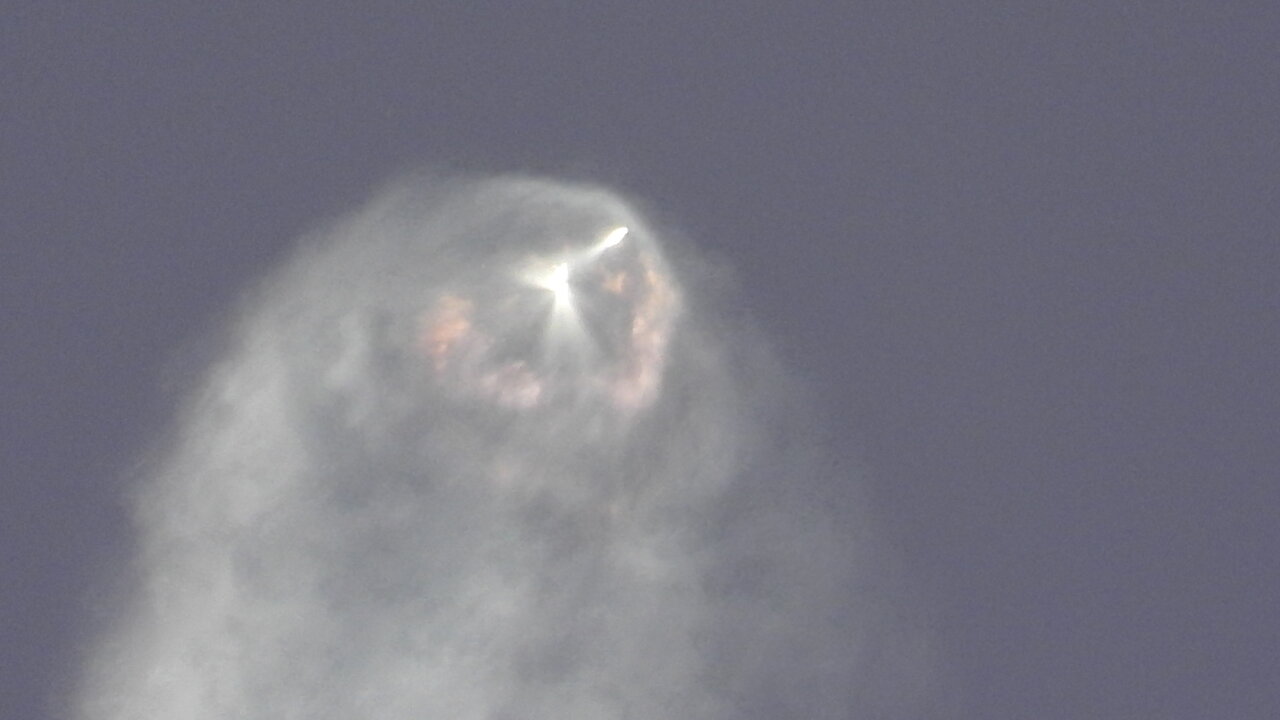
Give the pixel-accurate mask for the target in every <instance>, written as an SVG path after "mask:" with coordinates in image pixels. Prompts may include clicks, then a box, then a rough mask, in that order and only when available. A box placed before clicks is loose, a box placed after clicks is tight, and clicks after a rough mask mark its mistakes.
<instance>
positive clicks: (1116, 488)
mask: <svg viewBox="0 0 1280 720" xmlns="http://www.w3.org/2000/svg"><path fill="white" fill-rule="evenodd" d="M410 5H411V4H409V3H398V4H378V3H369V4H359V5H357V4H355V3H350V4H347V3H341V4H339V3H319V2H317V3H307V4H305V5H304V4H292V3H274V2H258V3H217V4H208V3H186V2H174V3H163V4H159V3H157V4H150V3H111V2H97V3H70V2H57V1H49V2H20V1H12V0H11V1H10V2H8V3H5V4H4V7H3V11H2V13H0V303H2V305H0V307H2V308H3V312H2V313H0V327H2V328H3V336H2V337H3V344H2V345H0V377H2V378H3V380H2V381H0V392H2V393H3V395H0V443H3V444H2V445H0V448H2V450H3V463H2V464H0V468H2V470H0V472H2V475H0V717H3V718H5V719H6V720H7V719H8V718H14V719H15V720H17V719H19V718H22V719H27V718H42V717H45V716H46V715H45V710H44V706H45V704H46V699H47V698H48V697H49V696H51V695H53V696H56V695H58V694H60V693H62V692H63V688H64V686H65V685H66V683H67V682H68V680H69V678H70V677H71V676H72V675H73V674H74V672H75V669H76V667H77V665H78V661H77V657H78V654H79V652H80V650H81V649H82V647H83V644H84V643H85V642H86V638H87V637H88V631H89V627H90V626H91V625H92V623H93V622H94V620H93V618H94V613H95V610H97V609H99V607H100V603H99V602H98V601H97V599H96V598H95V597H94V595H93V594H92V593H91V592H90V589H91V588H92V587H94V585H93V582H94V580H95V576H96V574H97V573H101V572H104V570H103V569H104V568H107V569H109V568H110V567H112V565H111V562H112V561H113V558H116V557H117V556H118V554H119V553H120V552H121V548H122V547H123V543H124V541H125V539H126V538H127V512H126V507H125V504H124V500H123V497H122V490H123V487H124V482H123V478H124V477H126V476H127V475H128V474H129V471H130V467H131V465H132V463H133V462H135V461H136V460H137V458H138V457H139V453H140V451H141V450H142V449H143V447H144V443H145V440H146V438H147V437H148V436H149V435H151V434H153V433H154V432H155V431H156V430H157V428H160V427H163V426H164V424H165V422H166V417H167V410H168V408H169V405H168V403H169V402H170V401H171V397H170V396H169V395H168V394H167V393H168V390H167V389H166V387H167V386H168V387H172V386H173V385H174V383H175V382H177V381H176V380H175V378H174V375H173V373H172V372H170V371H169V370H168V368H171V367H174V366H175V365H180V362H177V360H180V358H181V354H182V353H184V352H193V351H192V350H191V349H190V348H191V347H192V345H191V343H192V340H193V338H196V337H198V336H199V334H200V332H201V330H202V329H207V328H211V327H213V325H214V323H215V321H216V319H217V317H218V313H219V311H220V310H222V309H225V307H226V306H227V304H228V303H229V302H232V301H233V300H234V299H235V297H236V296H237V293H238V291H239V290H240V289H242V288H243V287H244V286H245V284H246V283H247V282H249V281H251V280H252V279H254V278H256V277H260V276H261V275H262V273H263V272H264V271H265V270H266V269H268V268H269V267H270V265H271V264H272V263H274V262H275V261H276V260H278V259H280V258H282V257H283V256H284V253H285V252H286V251H287V250H288V248H289V247H290V246H291V245H292V243H293V242H294V240H295V238H296V237H297V236H298V235H299V234H300V233H301V232H303V231H305V230H306V229H308V228H311V227H314V226H316V225H317V224H318V223H320V222H323V221H324V220H326V219H329V218H332V217H334V216H336V215H338V214H340V213H342V212H345V211H348V210H351V209H354V208H355V207H356V206H357V204H358V203H359V202H360V201H362V200H363V199H365V198H367V197H369V196H370V195H371V194H372V193H373V192H374V191H375V190H376V189H377V188H378V187H379V186H380V185H381V184H382V183H383V182H384V181H386V180H388V179H389V178H391V177H392V176H394V175H396V174H398V173H401V172H403V171H406V170H410V169H414V168H417V167H422V166H424V165H428V166H435V167H446V168H457V169H460V170H467V171H482V172H498V171H507V170H515V171H531V172H537V173H548V174H552V175H556V176H562V177H569V178H585V179H592V180H596V181H601V182H604V183H606V184H608V185H611V186H613V187H616V188H618V189H619V190H621V191H622V192H624V193H627V194H629V195H632V196H635V197H638V198H639V199H640V200H641V201H642V202H643V203H644V204H645V206H646V207H648V208H651V209H652V210H653V211H654V212H655V214H656V215H657V216H658V218H659V219H660V220H662V221H664V222H668V221H669V222H671V223H673V224H675V225H677V226H678V227H680V228H682V229H683V230H684V231H685V232H686V234H687V235H689V236H690V237H692V238H694V239H695V240H696V241H697V242H698V243H699V244H700V245H701V246H703V247H705V248H707V249H708V250H710V251H711V252H713V253H716V254H718V255H719V256H720V257H722V258H724V259H725V261H727V262H728V263H730V264H731V265H732V266H733V267H735V268H736V269H737V270H738V272H739V274H740V276H741V278H742V281H743V286H744V291H745V292H744V294H745V297H746V302H747V303H748V304H749V310H750V311H751V312H752V313H753V314H755V315H756V316H757V317H758V318H759V319H760V321H761V323H762V324H763V325H764V327H765V330H766V331H767V333H768V334H769V335H770V336H772V337H773V338H774V339H775V340H776V342H777V343H778V345H779V348H780V350H781V353H782V355H783V356H784V358H785V360H786V362H787V363H788V365H789V366H790V367H791V368H792V369H793V370H794V372H795V373H796V374H797V376H799V377H801V378H803V379H805V380H806V381H807V382H808V383H809V384H810V385H811V386H812V387H814V388H816V389H817V391H818V394H819V395H820V396H821V398H822V403H823V406H822V407H821V408H820V412H822V413H824V414H825V415H826V416H829V417H830V418H831V422H832V423H834V424H835V426H836V430H837V432H836V433H835V434H836V436H837V437H839V438H842V442H845V443H847V444H848V445H850V446H852V447H854V448H856V449H857V451H858V453H860V454H861V456H862V459H863V462H864V464H865V466H866V468H867V472H868V478H867V479H866V480H865V483H866V485H867V489H868V492H869V495H870V497H871V502H872V503H873V514H874V516H875V517H876V518H877V520H878V521H879V522H880V523H881V524H882V525H883V526H884V531H883V532H884V533H885V535H886V536H887V540H888V543H889V544H890V545H891V546H892V547H893V548H895V551H896V552H898V553H899V554H900V555H901V557H902V560H903V562H902V564H903V567H904V573H905V574H906V575H907V576H909V577H910V579H911V582H912V583H913V584H914V585H915V586H916V587H917V588H918V592H919V594H920V596H921V597H922V598H923V601H924V603H925V604H926V605H927V606H928V608H929V609H930V614H929V618H930V619H929V623H930V628H929V630H930V631H931V632H932V635H933V638H934V640H933V642H934V644H935V654H936V656H937V663H938V668H937V670H938V678H937V680H936V681H935V685H936V687H935V688H934V690H935V692H937V693H938V694H939V695H940V696H941V697H944V698H945V699H946V702H944V703H941V705H940V707H941V709H940V710H939V711H938V712H939V713H941V715H940V716H941V717H955V718H973V719H975V720H977V719H989V718H1030V717H1035V718H1082V717H1106V718H1121V717H1162V718H1204V717H1224V718H1227V717H1229V718H1272V717H1276V716H1277V715H1280V686H1277V684H1276V682H1275V678H1276V677H1277V676H1280V614H1278V613H1277V607H1280V563H1278V561H1277V557H1280V520H1277V509H1278V508H1280V432H1278V428H1280V409H1278V408H1280V403H1277V397H1276V396H1277V393H1276V385H1277V384H1278V383H1280V380H1278V378H1280V374H1278V373H1277V362H1276V360H1275V357H1276V354H1277V352H1278V351H1280V333H1277V321H1278V320H1280V287H1278V286H1280V197H1278V195H1280V192H1278V190H1277V188H1280V132H1278V129H1280V81H1278V78H1280V44H1278V43H1277V37H1280V9H1277V6H1276V5H1275V4H1274V3H1267V2H1222V3H1207V2H1205V3H1191V2H1171V3H1153V2H1139V1H1136V0H1135V1H1133V2H1075V3H1047V2H992V1H985V0H984V1H982V2H971V3H951V2H897V3H854V2H794V3H786V4H781V3H776V4H775V3H762V2H738V3H714V4H713V3H675V2H672V3H659V2H581V3H569V2H554V3H552V2H548V3H520V4H518V5H519V7H518V8H517V7H514V6H515V5H516V4H511V3H486V2H469V3H457V4H456V7H457V8H458V9H456V10H449V9H443V10H440V9H432V10H426V9H417V10H413V9H408V8H409V7H410ZM427 5H430V4H423V5H422V7H426V6H427ZM437 5H444V3H439V4H437ZM694 6H696V7H694ZM775 6H776V8H775ZM463 8H465V9H463ZM184 348H185V349H184ZM175 358H176V359H177V360H175ZM850 474H851V475H853V474H854V469H850ZM851 482H852V481H851Z"/></svg>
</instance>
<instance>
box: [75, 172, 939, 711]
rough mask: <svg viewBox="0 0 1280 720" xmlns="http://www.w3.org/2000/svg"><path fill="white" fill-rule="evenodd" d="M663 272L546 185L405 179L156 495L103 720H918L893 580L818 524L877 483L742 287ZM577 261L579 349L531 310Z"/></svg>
mask: <svg viewBox="0 0 1280 720" xmlns="http://www.w3.org/2000/svg"><path fill="white" fill-rule="evenodd" d="M622 227H625V228H628V230H627V233H626V235H625V238H624V239H623V240H622V242H616V240H617V238H618V237H619V236H621V231H620V230H618V229H619V228H622ZM610 232H613V233H614V234H613V235H612V236H611V235H609V233H610ZM602 238H604V239H605V240H604V241H603V242H602ZM665 245H667V243H666V242H665V241H664V240H663V238H662V237H661V233H660V232H659V230H658V229H656V228H654V227H651V226H649V225H648V224H647V223H646V222H645V219H644V218H642V217H640V216H639V215H638V213H637V212H636V211H635V210H634V209H633V208H632V207H631V206H630V205H629V204H628V203H626V202H624V201H623V200H622V199H620V198H619V197H618V196H617V195H615V194H612V193H610V192H607V191H604V190H602V189H599V188H594V187H587V186H580V185H572V184H563V183H556V182H550V181H544V180H536V179H528V178H497V179H452V180H442V179H439V178H434V179H430V178H415V179H413V180H411V181H408V182H403V183H400V184H398V185H396V186H395V187H393V188H392V189H390V190H388V191H386V192H384V193H383V194H382V195H381V196H380V197H379V198H377V199H376V200H375V201H374V202H372V203H371V204H370V205H369V206H368V207H367V208H365V209H364V210H362V211H361V212H358V213H356V214H354V215H353V216H350V217H348V218H346V219H343V220H341V221H340V222H337V223H336V224H334V226H333V227H331V228H330V229H328V230H327V231H326V232H324V233H321V234H319V235H317V236H316V237H313V238H310V239H309V240H308V241H307V242H306V243H305V244H304V245H303V247H302V248H301V249H300V250H299V251H298V253H297V254H296V255H295V256H294V257H293V258H292V259H291V260H290V262H289V263H288V264H286V266H285V267H283V268H282V269H281V270H280V271H279V272H277V273H275V274H273V275H271V276H270V277H268V278H267V279H266V282H265V283H264V284H263V285H261V286H260V287H259V289H258V290H257V291H256V292H255V293H253V294H252V295H250V296H249V298H248V299H247V301H246V303H245V304H244V306H243V310H242V312H240V313H239V314H238V315H237V316H236V317H234V318H233V321H232V325H231V327H230V328H229V333H230V334H229V338H230V341H231V343H230V344H231V346H230V348H229V349H228V351H227V352H226V354H225V357H222V358H220V359H218V361H217V362H216V363H214V364H213V365H212V366H211V367H210V368H209V370H208V372H207V373H206V374H205V375H204V376H203V378H202V380H201V385H200V386H199V387H197V388H193V389H192V393H193V394H192V397H191V399H190V401H189V402H188V403H187V405H186V406H185V410H184V412H183V413H182V414H181V415H180V417H179V418H178V421H177V425H176V429H175V438H174V440H173V441H172V443H171V445H170V447H169V449H168V450H167V452H166V453H165V454H164V456H163V458H162V461H161V462H160V463H159V467H158V469H157V471H156V472H155V473H154V474H153V476H151V477H148V478H146V479H145V480H144V481H143V482H141V483H140V484H139V486H138V488H137V490H136V495H135V500H136V518H137V525H138V534H139V539H138V547H137V550H136V555H137V563H138V565H137V566H138V578H139V580H138V587H136V588H134V589H133V590H134V592H133V593H132V595H131V598H130V602H129V606H128V612H127V614H126V616H125V617H123V618H120V619H119V621H118V622H117V623H116V624H115V625H114V627H113V629H112V631H111V632H110V633H108V635H107V636H106V637H105V638H103V639H102V640H101V642H100V643H98V645H97V647H96V650H95V652H94V653H93V654H92V655H91V657H90V659H89V662H88V663H87V672H86V673H85V681H84V683H83V689H82V691H81V693H80V696H79V698H78V700H77V703H78V706H79V712H80V715H81V717H83V718H86V719H93V720H117V719H120V720H123V719H125V718H128V719H130V720H152V719H155V720H161V719H163V720H202V719H205V718H236V719H243V720H248V719H253V718H271V719H272V720H291V719H294V718H296V719H298V720H302V719H306V720H316V719H325V718H380V719H387V720H394V719H398V718H439V719H441V720H445V719H447V720H516V719H521V720H539V719H542V718H547V719H550V718H555V719H556V720H572V719H578V718H582V719H584V720H585V719H590V720H613V719H622V718H633V719H637V720H650V719H659V718H661V719H664V720H665V719H671V718H681V719H690V720H692V719H699V718H752V717H754V718H761V719H764V718H768V719H770V720H780V719H783V718H806V719H810V718H845V717H853V716H855V715H856V716H859V717H861V716H866V714H872V715H875V716H880V715H881V714H882V713H885V712H888V711H889V710H893V709H895V708H897V709H901V706H899V705H898V703H897V699H896V698H897V696H898V695H899V694H900V688H899V687H898V686H900V685H901V683H900V682H899V680H900V678H898V677H896V676H898V675H900V674H902V673H907V674H912V673H915V672H917V668H916V667H915V666H914V665H913V662H914V660H912V659H910V658H911V651H910V648H909V645H907V644H904V643H906V641H904V640H903V639H902V637H901V636H900V635H899V631H901V630H902V628H901V626H900V624H898V623H896V622H895V621H894V620H893V618H892V617H891V615H892V614H891V613H889V612H887V611H886V609H885V608H886V607H887V606H888V603H891V602H893V601H894V600H895V598H893V597H891V596H890V593H889V591H887V590H885V589H884V588H883V587H882V584H883V580H884V577H883V575H884V574H883V573H879V572H877V571H876V570H875V568H876V567H877V563H879V562H880V560H879V558H878V556H877V554H876V553H875V552H872V551H871V550H870V545H869V544H868V541H867V540H866V539H865V538H864V537H863V534H862V531H861V528H859V527H853V528H850V527H848V525H849V522H850V518H853V519H854V520H855V521H856V520H857V515H856V514H853V515H850V514H849V513H847V512H846V513H843V514H841V515H840V516H839V517H840V518H841V521H840V522H836V515H835V514H834V513H827V512H825V511H824V508H823V507H821V506H822V504H823V503H822V501H820V500H819V499H818V498H819V496H820V493H821V491H822V489H823V488H824V487H829V486H830V484H831V483H832V482H853V481H855V480H856V479H848V478H846V479H840V478H838V477H836V478H833V477H832V476H831V473H830V471H829V470H827V468H829V467H830V465H829V464H827V463H825V462H824V461H823V458H822V457H821V456H820V455H819V454H818V453H817V452H816V448H817V447H818V446H819V445H821V444H822V440H821V438H819V437H818V436H816V435H815V434H814V433H815V431H814V427H813V423H812V422H810V421H809V420H808V416H807V413H806V408H805V406H804V403H803V402H802V401H799V400H798V399H797V393H796V389H795V388H794V387H792V385H791V383H790V381H788V380H787V379H786V377H785V375H784V374H783V373H781V372H780V371H779V370H778V369H777V366H776V365H775V363H774V362H773V361H772V360H771V356H770V355H769V353H768V352H767V351H766V350H764V349H763V347H762V344H761V342H760V340H759V337H758V335H757V334H755V333H754V331H753V330H752V329H751V327H750V325H749V324H748V323H746V322H744V321H743V320H741V319H740V315H741V314H740V313H739V312H738V311H737V310H736V309H735V307H734V306H733V305H732V304H731V301H732V298H731V296H729V295H726V294H724V293H722V292H721V290H723V289H725V287H724V286H725V285H726V283H725V282H724V279H723V274H722V273H721V272H720V271H718V270H716V269H715V268H714V266H712V265H710V264H708V263H705V262H701V261H698V260H696V259H694V258H693V257H692V255H690V253H689V252H688V250H687V249H685V248H680V247H664V246H665ZM676 256H679V257H680V259H679V260H676V259H673V258H674V257H676ZM566 258H567V259H568V260H566ZM559 262H568V263H571V267H572V273H573V275H572V276H571V277H570V278H569V280H570V281H571V284H572V291H573V293H574V294H573V297H572V307H571V308H570V309H569V310H568V311H567V312H569V313H570V314H571V317H570V321H569V322H567V324H566V322H563V321H562V320H563V318H562V319H561V320H557V318H556V314H557V313H560V312H562V311H563V308H562V307H561V306H564V305H568V304H569V303H568V300H567V299H566V298H567V297H568V295H567V292H568V290H565V289H564V288H563V287H562V288H561V289H560V290H559V291H558V292H557V293H556V298H555V300H554V302H552V301H551V298H550V297H549V296H548V294H547V293H546V291H545V290H544V289H543V290H540V289H539V288H538V287H537V283H524V282H522V277H527V275H528V272H529V268H530V267H544V266H545V267H555V266H556V263H559ZM548 263H550V265H547V264H548ZM540 264H541V265H540ZM561 272H564V271H561ZM563 279H564V278H563V277H559V279H558V280H557V282H560V281H561V280H563ZM914 681H915V679H914V678H912V679H911V682H914ZM886 688H888V689H886Z"/></svg>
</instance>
